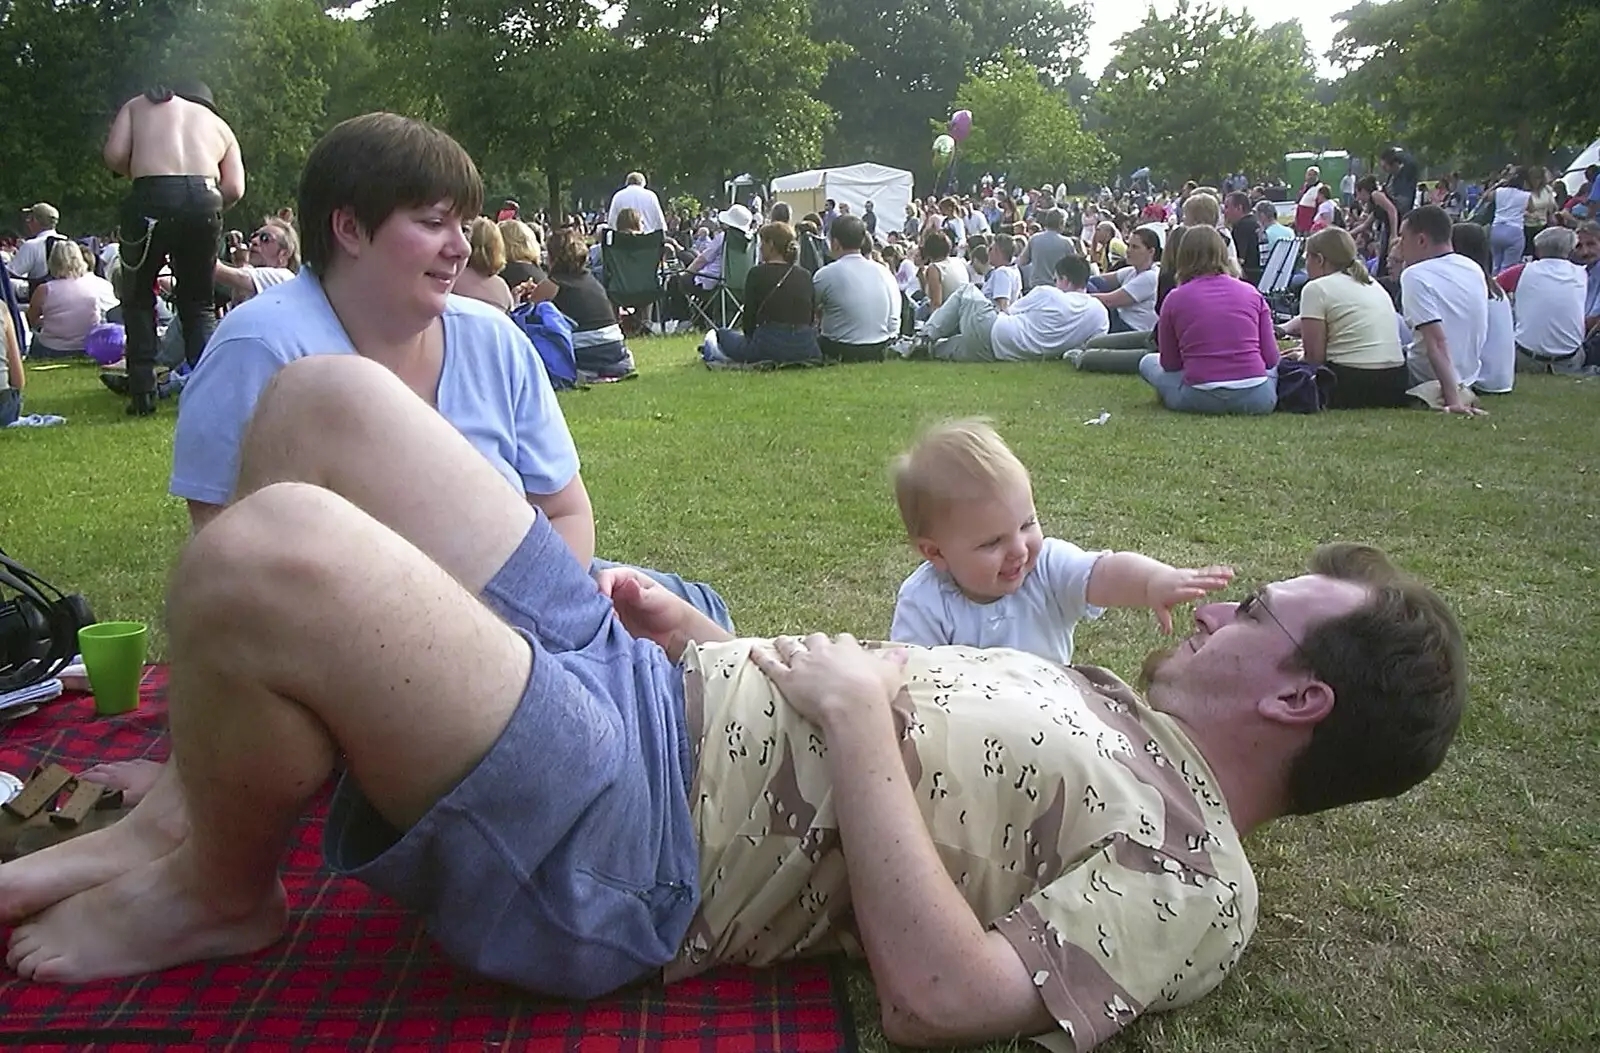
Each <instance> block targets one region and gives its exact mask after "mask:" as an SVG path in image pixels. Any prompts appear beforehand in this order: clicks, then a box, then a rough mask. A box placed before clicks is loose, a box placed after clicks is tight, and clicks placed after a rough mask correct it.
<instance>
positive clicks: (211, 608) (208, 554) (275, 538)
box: [167, 483, 358, 657]
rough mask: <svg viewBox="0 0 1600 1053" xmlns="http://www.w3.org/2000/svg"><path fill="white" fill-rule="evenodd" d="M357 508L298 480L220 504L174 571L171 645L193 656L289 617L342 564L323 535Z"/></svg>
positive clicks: (263, 634) (262, 634)
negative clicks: (218, 511) (220, 508)
mask: <svg viewBox="0 0 1600 1053" xmlns="http://www.w3.org/2000/svg"><path fill="white" fill-rule="evenodd" d="M357 514H358V513H356V512H355V510H354V508H353V506H351V505H350V504H349V503H348V502H347V501H345V500H344V499H343V498H341V497H339V496H338V495H337V494H334V493H332V492H330V491H327V490H324V489H321V488H319V487H316V486H310V485H306V484H304V483H275V484H273V485H271V486H266V487H263V488H262V489H260V490H257V491H255V492H254V493H252V494H250V495H248V496H247V497H244V498H242V499H241V500H239V501H238V502H237V503H235V504H234V505H232V506H230V507H229V508H228V509H226V510H225V511H223V512H222V513H221V514H220V515H218V516H217V517H216V519H215V520H214V521H212V522H211V523H209V524H208V525H207V526H206V528H205V529H204V530H202V531H201V532H200V533H198V534H196V535H195V536H194V538H193V539H192V540H191V541H190V542H189V544H188V546H187V547H185V549H184V551H183V554H182V556H181V558H180V559H179V561H178V566H177V569H176V570H175V571H174V573H173V577H172V584H171V588H170V590H169V593H168V597H167V620H168V628H169V631H170V632H171V635H172V641H173V646H174V649H175V650H178V651H180V652H184V653H185V656H186V657H193V656H196V654H197V653H203V652H206V651H211V650H214V649H215V648H217V647H218V646H221V645H224V644H225V643H226V642H227V641H228V640H229V639H230V638H234V639H238V640H239V641H240V642H250V643H253V644H256V645H259V644H265V643H267V641H269V640H270V638H271V637H272V636H273V635H275V634H276V633H277V632H278V631H279V630H281V629H283V628H286V627H288V626H290V625H292V624H293V621H294V619H295V617H296V612H297V611H299V610H301V609H303V607H302V605H303V604H305V603H306V602H307V598H308V597H315V596H318V595H322V594H324V589H325V587H326V586H327V585H328V584H329V582H330V581H331V580H332V579H333V577H334V576H335V575H337V574H339V573H341V572H344V571H347V568H344V567H342V565H341V564H342V563H343V562H344V561H343V560H341V559H340V557H339V556H338V554H337V553H335V552H334V551H333V550H332V546H331V545H330V544H329V539H332V538H337V537H338V536H340V533H341V529H342V524H348V522H349V518H350V517H351V516H353V515H357ZM201 641H203V643H201V646H200V647H198V648H196V647H194V646H193V645H194V644H196V643H197V642H201Z"/></svg>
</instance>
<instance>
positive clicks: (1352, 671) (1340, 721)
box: [1288, 544, 1467, 815]
mask: <svg viewBox="0 0 1600 1053" xmlns="http://www.w3.org/2000/svg"><path fill="white" fill-rule="evenodd" d="M1310 569H1311V572H1312V573H1313V574H1323V575H1326V576H1328V577H1331V578H1339V579H1341V580H1343V581H1352V582H1355V583H1357V584H1360V585H1363V586H1365V587H1366V588H1367V589H1368V591H1369V593H1370V598H1369V599H1368V600H1367V602H1365V603H1363V604H1362V605H1361V606H1360V607H1358V608H1357V609H1355V610H1354V611H1351V612H1350V613H1349V614H1345V615H1341V616H1339V617H1337V618H1329V619H1327V620H1326V621H1323V622H1320V623H1318V624H1317V625H1316V626H1315V627H1313V628H1312V629H1311V630H1310V631H1308V632H1307V633H1306V634H1305V639H1304V640H1302V641H1301V645H1300V648H1299V650H1298V651H1296V652H1295V653H1294V655H1293V656H1291V658H1290V659H1289V664H1290V666H1291V667H1298V668H1300V669H1306V667H1307V665H1308V664H1309V669H1308V670H1307V671H1309V672H1311V673H1313V674H1314V675H1315V676H1317V677H1318V678H1319V679H1321V680H1323V681H1324V682H1325V683H1327V684H1328V686H1329V687H1331V688H1333V697H1334V702H1333V709H1332V710H1331V711H1329V713H1328V715H1327V717H1326V718H1324V719H1323V721H1322V722H1321V723H1319V724H1318V725H1317V726H1316V728H1315V730H1313V731H1312V733H1311V742H1310V743H1309V744H1308V745H1307V746H1306V748H1305V749H1304V750H1302V751H1301V753H1300V755H1299V756H1298V757H1296V758H1295V759H1294V761H1293V763H1291V764H1290V766H1289V803H1288V811H1289V813H1290V814H1292V815H1308V814H1310V813H1312V812H1320V811H1323V810H1325V809H1328V808H1337V807H1339V806H1340V805H1345V804H1353V803H1355V802H1357V801H1371V800H1377V799H1378V798H1382V797H1395V796H1398V795H1400V794H1402V793H1404V792H1405V791H1406V790H1409V789H1411V787H1413V786H1415V785H1416V784H1417V783H1419V782H1421V781H1422V780H1423V779H1426V778H1427V777H1428V776H1429V775H1432V774H1433V772H1434V771H1435V770H1436V769H1437V768H1438V767H1439V765H1440V764H1441V763H1442V762H1443V761H1444V756H1445V752H1446V751H1447V750H1448V749H1449V748H1450V743H1451V741H1452V740H1453V739H1454V738H1455V734H1456V728H1457V727H1459V726H1460V724H1461V713H1462V710H1463V709H1464V708H1465V706H1466V699H1467V667H1466V656H1465V653H1464V651H1463V648H1462V644H1461V630H1460V628H1459V627H1458V626H1457V625H1456V620H1455V617H1454V615H1452V614H1451V613H1450V608H1449V607H1447V606H1445V602H1444V600H1442V599H1441V598H1440V597H1439V595H1438V594H1437V593H1435V592H1434V591H1433V590H1432V589H1430V588H1428V587H1427V586H1426V585H1424V584H1422V583H1421V582H1419V581H1417V580H1416V579H1415V578H1412V577H1410V576H1409V575H1407V574H1405V573H1404V572H1402V571H1401V570H1399V569H1398V568H1397V567H1395V565H1394V564H1393V563H1390V562H1389V559H1388V557H1387V556H1385V555H1384V554H1383V553H1382V552H1380V551H1379V550H1378V549H1375V548H1371V547H1369V546H1366V545H1350V544H1337V545H1324V546H1322V547H1321V548H1319V549H1317V551H1316V553H1315V554H1314V555H1313V556H1312V557H1311V567H1310Z"/></svg>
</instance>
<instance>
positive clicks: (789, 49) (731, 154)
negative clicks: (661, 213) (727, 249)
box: [620, 0, 835, 200]
mask: <svg viewBox="0 0 1600 1053" xmlns="http://www.w3.org/2000/svg"><path fill="white" fill-rule="evenodd" d="M809 26H810V5H809V3H808V0H630V2H629V3H628V7H627V12H626V14H625V15H624V16H623V19H622V23H621V27H620V29H621V36H622V39H623V40H624V42H625V44H626V46H627V47H628V48H629V49H630V52H631V54H630V58H629V60H628V66H629V71H630V73H629V79H631V80H634V81H636V82H637V83H639V84H640V85H641V87H642V91H641V92H640V96H641V97H640V98H638V99H637V100H636V105H635V107H634V114H635V117H636V119H637V123H636V124H635V127H634V129H633V133H632V135H631V137H630V138H631V140H632V142H633V143H634V144H635V150H636V152H637V154H638V155H639V156H641V157H643V158H648V159H650V160H651V163H652V164H653V166H654V168H655V171H656V172H657V173H658V175H659V177H660V178H661V179H662V180H664V181H678V182H681V183H682V184H684V185H685V186H686V187H687V188H690V189H693V190H695V191H700V192H705V193H708V194H709V195H710V198H711V200H717V199H719V198H721V197H722V195H723V184H724V181H725V180H727V179H729V178H730V177H732V176H735V175H739V174H742V173H744V172H750V173H751V174H753V175H755V176H757V177H758V178H759V177H768V176H774V175H782V174H783V173H785V172H788V171H792V170H794V169H797V168H810V167H815V166H816V164H817V163H819V162H820V161H821V159H822V137H823V134H824V133H825V132H826V130H827V127H828V124H829V122H830V120H831V119H832V117H833V112H832V111H831V110H830V109H829V108H828V106H827V104H826V103H824V102H821V101H819V100H818V99H817V97H816V95H817V87H818V85H819V84H820V83H821V81H822V76H823V73H824V71H825V70H826V69H827V65H828V59H829V56H830V55H831V54H832V53H833V51H834V50H835V49H833V48H830V47H829V46H827V45H825V44H820V43H818V42H817V41H815V40H813V39H811V37H810V36H808V34H807V31H808V29H809Z"/></svg>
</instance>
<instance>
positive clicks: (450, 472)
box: [0, 355, 533, 922]
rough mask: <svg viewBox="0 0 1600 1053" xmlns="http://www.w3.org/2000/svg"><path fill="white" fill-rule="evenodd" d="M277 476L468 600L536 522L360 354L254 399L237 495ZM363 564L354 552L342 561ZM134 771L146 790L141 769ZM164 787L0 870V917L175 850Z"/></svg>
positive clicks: (172, 814) (174, 803)
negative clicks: (358, 511) (374, 525)
mask: <svg viewBox="0 0 1600 1053" xmlns="http://www.w3.org/2000/svg"><path fill="white" fill-rule="evenodd" d="M406 480H425V481H426V483H425V485H411V484H410V483H408V482H407V481H406ZM285 481H292V482H310V483H314V484H316V485H318V486H322V487H325V488H327V489H329V490H332V491H334V492H336V493H338V494H341V495H343V496H344V497H345V498H346V499H347V500H348V501H350V502H351V503H352V504H355V505H357V506H359V507H361V508H363V509H364V510H365V511H366V512H367V513H368V514H369V515H370V516H372V517H373V518H374V519H376V520H378V521H379V522H380V523H383V524H386V525H387V526H388V527H390V529H392V530H394V531H395V532H396V533H398V534H400V535H401V536H402V537H404V538H406V539H408V540H410V541H411V543H412V544H413V545H415V546H416V547H417V548H420V549H421V550H422V552H423V553H424V554H426V555H427V556H428V557H429V558H430V559H432V560H433V562H434V563H436V564H437V565H438V566H440V567H442V568H443V569H444V570H445V571H446V572H447V573H449V574H450V575H451V576H452V577H454V578H455V579H456V581H458V582H459V583H460V584H461V585H462V586H463V587H464V588H465V589H466V590H467V591H469V592H473V593H476V592H480V591H481V590H482V588H483V586H484V585H485V584H487V582H488V581H489V579H490V577H492V576H493V574H494V572H495V571H496V570H497V569H499V567H500V565H501V564H502V563H504V562H505V560H506V558H507V557H508V556H509V555H510V553H511V552H512V551H514V550H515V548H516V546H517V544H518V543H520V541H521V540H522V537H523V536H524V535H525V534H526V533H527V530H528V527H529V525H530V524H531V522H532V519H533V511H532V509H531V508H530V507H529V506H528V504H527V502H526V501H525V500H524V499H523V498H522V497H521V495H519V494H517V493H516V492H515V491H513V490H512V488H511V487H509V486H507V485H506V483H505V480H504V479H502V478H501V477H500V475H499V473H497V472H496V471H495V470H494V469H493V468H492V467H490V466H489V464H488V462H487V461H485V460H484V459H483V458H482V457H481V456H480V455H479V454H478V453H477V451H476V450H474V449H473V448H472V447H471V445H470V444H469V443H468V442H467V441H466V440H465V439H464V438H462V437H461V435H460V434H459V433H458V432H457V431H456V430H455V429H454V428H453V427H452V426H451V425H450V424H449V423H448V422H447V421H445V420H444V418H443V417H440V416H439V414H438V413H436V412H435V411H433V410H432V409H431V408H429V407H428V406H427V405H426V404H425V403H423V402H422V401H421V400H420V399H418V398H417V397H416V395H415V394H413V393H412V392H411V391H410V389H408V388H407V387H406V386H405V385H404V384H403V383H401V381H400V380H399V379H398V378H397V377H395V376H394V374H392V373H391V372H390V371H389V370H387V369H385V368H384V367H383V366H380V365H378V364H377V363H374V362H370V361H368V360H366V359H363V358H359V357H356V356H342V355H341V356H326V357H321V358H311V359H305V360H303V361H300V362H297V363H295V364H293V365H291V366H289V367H287V368H285V369H284V370H283V371H282V372H281V373H279V374H278V376H277V378H276V379H274V381H273V382H272V384H271V385H270V386H269V387H268V389H267V391H266V392H265V393H264V394H263V395H262V397H261V400H260V402H259V404H258V405H257V408H256V413H255V417H254V418H253V420H252V422H251V426H250V430H249V432H248V434H247V435H246V437H245V442H244V447H243V450H242V453H241V455H240V472H239V482H238V487H237V490H238V493H239V494H240V495H248V494H250V493H252V492H254V491H256V490H258V489H260V488H262V487H264V486H268V485H270V484H273V483H277V482H285ZM352 554H353V555H352ZM233 555H237V553H235V554H233ZM245 555H246V557H247V558H252V556H253V554H251V553H245ZM359 557H360V553H359V551H358V550H355V549H351V550H350V553H347V554H346V557H345V558H347V559H355V560H356V561H357V562H359ZM230 558H231V557H230ZM205 649H206V648H205V645H204V644H200V645H198V646H196V647H194V648H193V649H192V650H191V652H190V653H189V654H185V653H183V651H182V650H181V649H179V648H177V647H176V646H175V647H174V656H175V658H176V660H177V662H178V664H180V665H181V664H182V662H183V661H184V660H185V659H186V658H188V657H190V656H191V655H193V656H196V657H204V656H205ZM175 676H176V673H175ZM108 767H109V766H108ZM119 774H121V773H120V772H119ZM130 774H133V775H137V776H138V778H139V780H140V781H145V785H147V786H148V785H151V784H152V783H154V779H155V776H154V774H153V773H151V772H149V771H147V770H146V771H142V772H137V773H130ZM113 784H114V783H113ZM172 789H173V793H172V794H170V795H164V796H163V797H161V798H158V800H157V801H156V802H155V804H157V805H159V807H156V808H146V809H143V810H139V809H136V810H135V811H134V813H133V814H132V815H130V816H129V817H128V818H127V819H125V820H123V821H122V822H120V823H118V824H116V826H114V827H111V828H110V829H107V830H104V831H98V832H96V833H94V834H90V835H87V836H85V837H82V838H76V839H74V840H72V841H68V842H66V843H65V844H61V845H58V846H55V847H54V848H51V849H48V850H46V851H44V852H40V853H37V854H35V855H33V856H29V857H26V858H24V859H21V860H18V861H16V862H14V863H8V864H5V865H4V866H0V922H12V921H16V920H17V919H19V918H23V917H27V916H28V915H30V914H33V913H36V912H38V911H40V910H43V909H44V908H46V907H48V906H50V905H51V904H54V903H56V902H58V901H59V900H61V899H64V898H66V897H68V896H72V895H75V894H77V893H79V892H82V891H84V890H86V889H89V888H92V887H94V886H95V885H98V884H101V883H103V882H106V881H110V880H111V879H113V878H115V877H117V876H119V875H120V874H122V873H124V872H125V871H127V870H129V869H131V868H132V867H134V866H137V865H140V864H143V863H146V862H149V861H151V860H152V859H156V858H159V857H160V856H162V855H164V854H166V852H168V851H171V849H172V848H173V847H174V846H175V845H176V844H177V842H178V840H180V839H181V837H182V834H183V832H184V829H185V819H184V816H185V813H184V810H183V807H182V806H183V800H184V798H183V794H182V793H181V792H178V791H177V787H176V782H174V783H173V786H172ZM136 820H137V821H136ZM156 820H160V821H159V822H156Z"/></svg>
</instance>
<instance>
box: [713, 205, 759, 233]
mask: <svg viewBox="0 0 1600 1053" xmlns="http://www.w3.org/2000/svg"><path fill="white" fill-rule="evenodd" d="M717 222H718V223H721V224H722V225H723V226H724V227H732V228H733V229H734V230H740V231H744V232H746V233H748V232H749V230H750V225H751V224H752V223H754V222H755V217H754V216H752V215H751V214H750V210H749V209H747V208H745V207H744V206H743V205H730V206H728V210H727V211H726V212H718V213H717Z"/></svg>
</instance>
